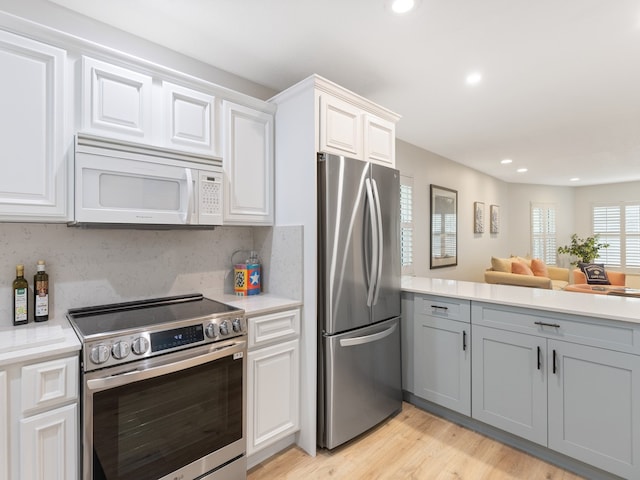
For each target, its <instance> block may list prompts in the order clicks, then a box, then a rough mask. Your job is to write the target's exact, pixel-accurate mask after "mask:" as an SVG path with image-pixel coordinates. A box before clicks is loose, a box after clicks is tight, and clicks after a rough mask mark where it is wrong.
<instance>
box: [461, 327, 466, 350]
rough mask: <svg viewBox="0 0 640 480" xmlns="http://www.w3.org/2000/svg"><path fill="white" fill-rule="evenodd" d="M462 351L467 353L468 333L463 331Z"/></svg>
mask: <svg viewBox="0 0 640 480" xmlns="http://www.w3.org/2000/svg"><path fill="white" fill-rule="evenodd" d="M462 351H463V352H466V351H467V331H466V330H463V331H462Z"/></svg>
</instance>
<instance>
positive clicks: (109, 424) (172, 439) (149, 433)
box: [93, 357, 243, 480]
mask: <svg viewBox="0 0 640 480" xmlns="http://www.w3.org/2000/svg"><path fill="white" fill-rule="evenodd" d="M93 412H94V414H93V445H94V450H93V463H94V467H93V479H94V480H100V479H106V480H119V479H127V480H130V479H134V478H135V479H136V480H145V479H150V480H151V479H157V478H159V477H162V476H164V475H167V474H169V473H171V472H173V471H175V470H177V469H179V468H181V467H183V466H185V465H187V464H189V463H191V462H193V461H195V460H198V459H200V458H201V457H204V456H206V455H208V454H209V453H212V452H214V451H216V450H218V449H219V448H221V447H224V446H226V445H228V444H230V443H232V442H234V441H236V440H240V439H241V438H242V413H243V412H242V361H241V360H233V359H232V358H231V357H224V358H222V359H220V360H216V361H214V362H210V363H207V364H204V365H199V366H196V367H192V368H189V369H185V370H180V371H179V372H176V373H171V374H168V375H163V376H160V377H156V378H152V379H149V380H143V381H139V382H135V383H131V384H128V385H123V386H121V387H117V388H113V389H109V390H104V391H102V392H98V393H96V394H94V396H93Z"/></svg>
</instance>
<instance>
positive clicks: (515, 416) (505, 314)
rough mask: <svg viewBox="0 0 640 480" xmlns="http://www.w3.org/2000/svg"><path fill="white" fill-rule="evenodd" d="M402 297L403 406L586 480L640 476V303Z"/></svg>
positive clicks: (470, 288)
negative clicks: (438, 417) (431, 414)
mask: <svg viewBox="0 0 640 480" xmlns="http://www.w3.org/2000/svg"><path fill="white" fill-rule="evenodd" d="M402 289H403V325H402V326H403V329H402V331H403V334H402V341H403V345H402V347H403V390H404V395H405V399H406V400H408V401H410V402H411V403H414V404H416V405H418V406H420V407H422V408H425V409H427V410H430V411H432V412H434V413H437V414H439V415H442V416H444V417H446V418H449V419H450V420H453V421H455V422H458V423H461V424H463V425H465V426H468V427H470V428H472V429H476V430H478V431H480V432H482V433H485V434H488V435H490V436H493V437H494V438H497V439H498V440H501V441H503V442H506V443H509V444H512V445H514V446H516V447H517V448H521V449H523V450H525V451H527V452H529V453H532V454H534V455H536V456H539V457H541V458H543V459H545V460H547V461H551V462H553V463H557V464H559V465H560V466H563V467H564V468H567V469H570V470H573V471H576V473H578V474H580V475H583V476H585V477H587V478H596V477H597V478H618V477H616V475H617V476H619V477H622V478H640V462H639V460H638V458H637V454H636V453H635V452H636V451H637V445H639V444H640V316H639V315H638V312H639V311H640V299H637V298H625V297H612V296H605V295H589V294H583V293H572V292H563V291H552V290H542V289H534V288H522V287H513V286H505V285H489V284H484V283H474V282H465V281H455V280H442V279H432V278H420V277H404V278H403V284H402Z"/></svg>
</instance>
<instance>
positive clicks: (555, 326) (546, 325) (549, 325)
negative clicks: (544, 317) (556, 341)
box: [533, 322, 560, 328]
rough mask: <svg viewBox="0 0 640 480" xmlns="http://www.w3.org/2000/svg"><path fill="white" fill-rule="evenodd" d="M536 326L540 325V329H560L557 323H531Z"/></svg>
mask: <svg viewBox="0 0 640 480" xmlns="http://www.w3.org/2000/svg"><path fill="white" fill-rule="evenodd" d="M533 323H534V324H536V325H540V326H541V327H553V328H560V324H559V323H547V322H533Z"/></svg>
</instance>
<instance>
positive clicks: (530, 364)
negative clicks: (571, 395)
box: [471, 325, 547, 445]
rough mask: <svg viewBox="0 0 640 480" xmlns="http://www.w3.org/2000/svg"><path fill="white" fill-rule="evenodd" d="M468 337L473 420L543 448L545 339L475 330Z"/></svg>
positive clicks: (503, 332)
mask: <svg viewBox="0 0 640 480" xmlns="http://www.w3.org/2000/svg"><path fill="white" fill-rule="evenodd" d="M471 337H472V350H471V352H472V356H473V360H472V361H473V379H472V408H471V411H472V416H473V417H474V418H476V419H478V420H480V421H483V422H486V423H488V424H490V425H493V426H495V427H498V428H501V429H503V430H506V431H508V432H511V433H513V434H515V435H519V436H521V437H524V438H526V439H528V440H531V441H533V442H536V443H540V444H542V445H546V444H547V387H546V374H545V368H544V364H543V363H542V361H541V362H540V368H539V369H538V360H539V358H540V359H541V360H543V359H544V352H545V345H546V340H545V339H543V338H539V337H536V336H533V335H524V334H520V333H514V332H507V331H504V330H497V329H493V328H487V327H480V326H476V325H474V326H473V328H472V334H471ZM538 348H540V354H538Z"/></svg>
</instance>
